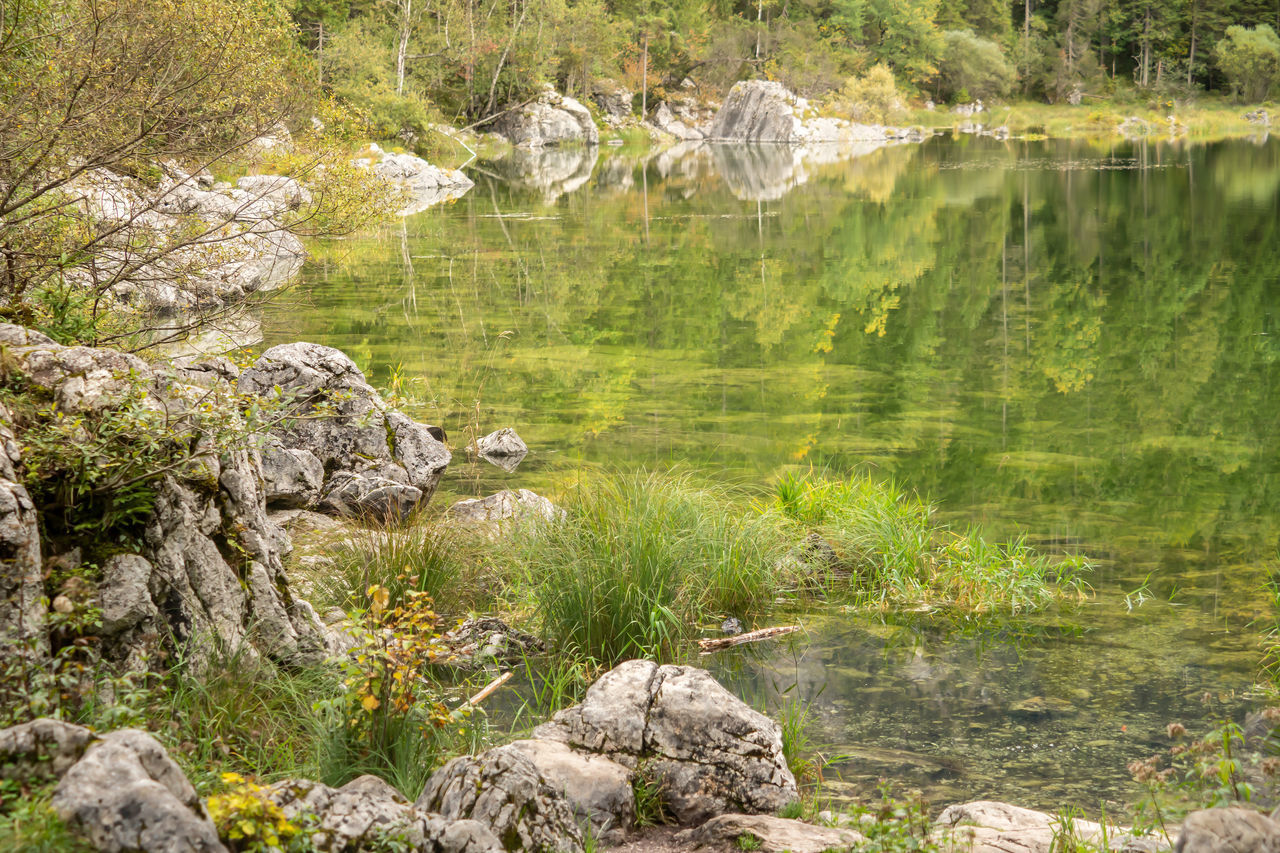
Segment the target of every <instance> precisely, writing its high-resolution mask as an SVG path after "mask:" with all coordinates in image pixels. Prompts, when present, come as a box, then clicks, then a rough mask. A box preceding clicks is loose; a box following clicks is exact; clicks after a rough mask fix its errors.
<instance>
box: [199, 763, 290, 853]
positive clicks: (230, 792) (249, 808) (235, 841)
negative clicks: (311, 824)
mask: <svg viewBox="0 0 1280 853" xmlns="http://www.w3.org/2000/svg"><path fill="white" fill-rule="evenodd" d="M222 782H223V784H225V785H226V786H227V789H226V791H224V792H223V793H221V794H214V795H213V796H212V797H210V798H209V800H208V802H207V804H206V805H207V807H208V809H209V817H210V818H212V819H213V824H214V826H216V827H217V828H218V837H219V838H221V839H222V840H223V841H224V842H225V843H226V844H227V846H228V847H229V848H231V850H232V851H233V853H310V851H311V850H312V849H313V845H312V844H311V835H310V832H309V831H308V827H307V826H306V825H305V824H306V820H305V819H303V820H300V821H298V822H294V821H291V820H289V818H287V817H285V814H284V812H283V811H282V810H281V809H280V807H279V806H278V805H276V804H275V803H273V802H272V801H271V800H270V799H269V798H268V797H267V793H266V789H265V788H263V787H262V786H260V785H257V784H255V783H254V782H252V781H250V780H249V779H245V778H244V777H243V776H241V775H240V774H238V773H224V774H222Z"/></svg>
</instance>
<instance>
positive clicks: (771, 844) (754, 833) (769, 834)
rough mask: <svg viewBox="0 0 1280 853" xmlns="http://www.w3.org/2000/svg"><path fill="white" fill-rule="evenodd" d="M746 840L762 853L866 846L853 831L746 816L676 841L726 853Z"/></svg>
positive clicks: (817, 852) (716, 821) (721, 819)
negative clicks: (749, 839)
mask: <svg viewBox="0 0 1280 853" xmlns="http://www.w3.org/2000/svg"><path fill="white" fill-rule="evenodd" d="M743 837H746V838H751V839H754V841H755V844H754V846H752V848H751V849H753V850H759V851H760V853H787V851H789V853H823V851H826V850H848V849H851V848H854V847H857V846H858V845H860V844H863V843H865V842H866V839H865V838H863V837H862V835H861V834H860V833H857V832H854V831H853V830H852V829H841V828H837V827H828V826H814V825H813V824H810V823H804V822H803V821H798V820H788V819H786V818H781V817H773V816H772V815H743V814H726V815H720V816H718V817H713V818H711V820H709V821H707V822H706V823H704V824H702V825H701V826H699V827H696V828H694V829H688V830H685V831H684V832H681V833H680V834H678V835H677V836H676V838H675V841H676V843H677V844H681V845H687V847H688V848H690V849H693V850H697V849H700V848H703V847H709V848H711V849H713V850H724V849H729V848H730V847H732V846H738V845H739V844H740V842H739V839H741V838H743Z"/></svg>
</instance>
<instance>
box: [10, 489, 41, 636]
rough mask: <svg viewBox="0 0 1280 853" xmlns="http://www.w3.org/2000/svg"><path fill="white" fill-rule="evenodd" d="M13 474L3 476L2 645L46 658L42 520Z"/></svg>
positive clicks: (29, 497)
mask: <svg viewBox="0 0 1280 853" xmlns="http://www.w3.org/2000/svg"><path fill="white" fill-rule="evenodd" d="M10 475H11V476H10V477H7V478H0V643H2V644H3V645H4V647H5V648H6V649H9V650H11V651H13V652H17V653H27V654H31V655H33V656H35V657H43V656H44V655H45V654H46V653H47V652H48V650H49V641H48V636H47V634H46V631H45V614H46V607H47V602H46V601H45V598H44V564H43V562H42V561H41V559H40V526H39V519H38V517H37V515H36V507H35V504H34V503H33V502H32V500H31V495H29V494H28V493H27V490H26V487H25V486H23V485H22V484H20V483H17V482H14V480H13V478H12V472H10Z"/></svg>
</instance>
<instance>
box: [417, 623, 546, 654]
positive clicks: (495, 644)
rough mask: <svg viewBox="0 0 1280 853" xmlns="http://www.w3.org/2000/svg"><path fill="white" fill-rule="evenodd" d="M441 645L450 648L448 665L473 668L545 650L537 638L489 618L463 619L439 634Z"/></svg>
mask: <svg viewBox="0 0 1280 853" xmlns="http://www.w3.org/2000/svg"><path fill="white" fill-rule="evenodd" d="M440 643H441V644H442V645H444V646H445V647H446V648H448V649H449V653H450V655H451V658H450V659H449V660H448V661H447V662H448V663H451V664H456V663H459V662H461V663H466V664H469V665H472V666H482V665H485V664H489V663H492V662H494V661H503V662H508V663H512V662H517V661H521V660H524V659H525V658H526V657H528V656H529V655H537V654H542V653H543V652H545V651H546V650H547V645H546V643H544V642H542V641H541V640H539V639H538V638H537V637H535V636H533V635H532V634H526V633H525V632H524V631H519V630H517V629H515V628H512V627H511V626H510V625H508V624H507V623H506V622H503V621H502V620H501V619H495V618H494V617H492V616H480V617H477V618H471V619H466V620H464V621H463V622H461V623H460V624H459V625H458V626H457V627H456V628H453V629H452V630H450V631H446V632H445V633H444V634H442V635H441V636H440Z"/></svg>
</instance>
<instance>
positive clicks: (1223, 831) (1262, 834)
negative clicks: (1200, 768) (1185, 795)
mask: <svg viewBox="0 0 1280 853" xmlns="http://www.w3.org/2000/svg"><path fill="white" fill-rule="evenodd" d="M1173 850H1174V853H1241V851H1246V850H1247V851H1249V853H1276V851H1280V822H1277V821H1275V820H1273V819H1271V818H1270V817H1267V816H1266V815H1264V814H1260V813H1258V812H1256V811H1253V810H1252V809H1247V808H1238V807H1232V808H1225V809H1203V810H1201V811H1198V812H1192V813H1191V814H1189V815H1187V818H1186V820H1184V821H1183V822H1182V833H1181V834H1180V835H1179V836H1178V841H1177V843H1176V844H1174V847H1173Z"/></svg>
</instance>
